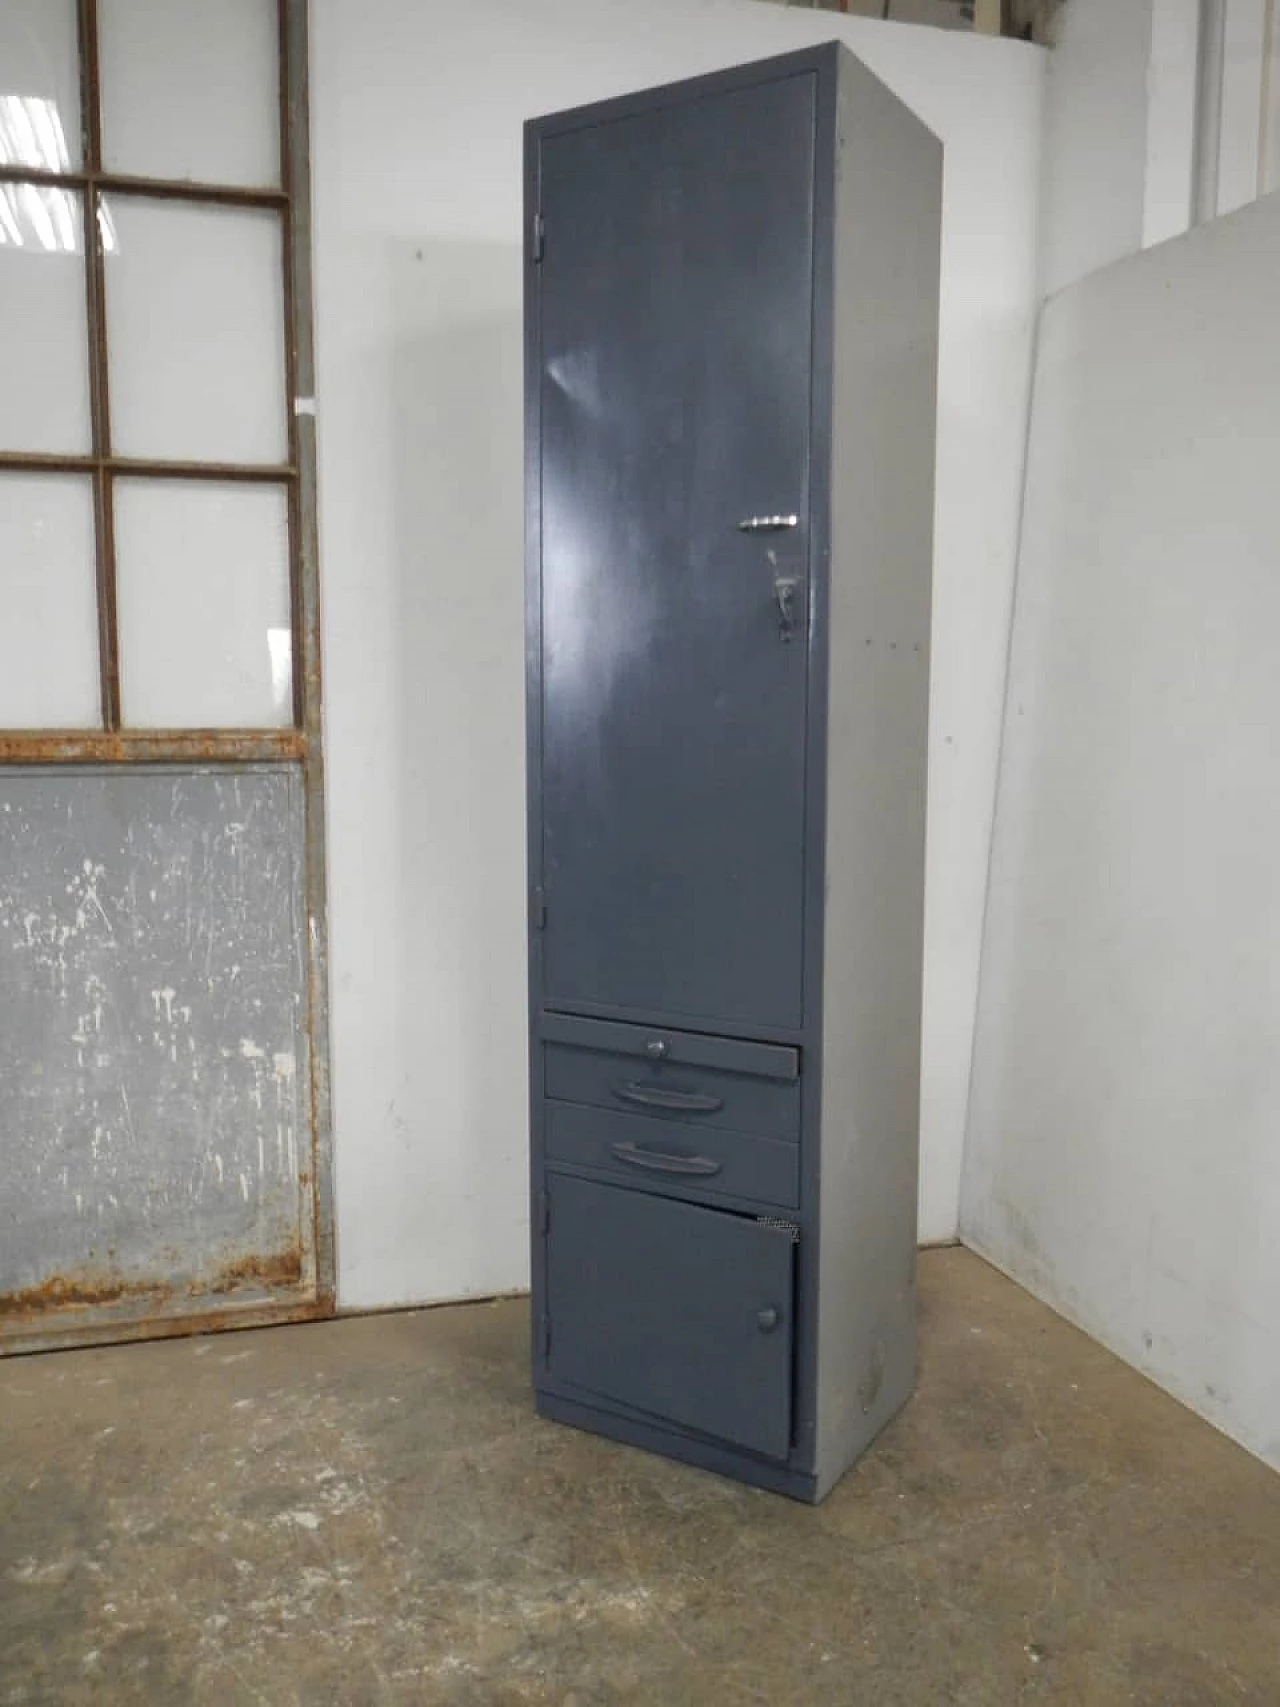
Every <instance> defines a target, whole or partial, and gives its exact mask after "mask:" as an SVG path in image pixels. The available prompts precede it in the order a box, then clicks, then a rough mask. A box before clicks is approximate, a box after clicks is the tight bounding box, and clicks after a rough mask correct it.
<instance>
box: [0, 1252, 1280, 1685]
mask: <svg viewBox="0 0 1280 1707" xmlns="http://www.w3.org/2000/svg"><path fill="white" fill-rule="evenodd" d="M922 1281H923V1318H922V1330H921V1331H922V1353H923V1370H922V1377H921V1384H920V1391H919V1394H918V1396H917V1398H916V1399H915V1400H914V1402H913V1403H912V1404H911V1406H910V1407H909V1408H908V1410H907V1411H906V1412H905V1413H904V1415H903V1416H902V1417H901V1418H900V1419H899V1421H898V1422H897V1423H896V1424H895V1425H894V1426H893V1427H892V1428H891V1429H890V1430H889V1431H888V1433H887V1434H886V1435H885V1436H884V1437H883V1439H882V1441H881V1443H880V1444H879V1445H878V1446H877V1447H876V1448H875V1449H873V1451H872V1452H871V1454H870V1455H869V1456H868V1457H867V1458H866V1459H865V1460H864V1461H863V1463H862V1464H861V1465H860V1466H859V1467H858V1469H857V1470H856V1471H855V1472H854V1473H853V1474H852V1475H850V1476H849V1477H848V1478H847V1479H846V1480H845V1482H844V1483H843V1484H842V1485H841V1486H840V1487H839V1488H838V1489H837V1491H836V1492H835V1494H833V1495H832V1497H831V1499H830V1500H829V1501H828V1503H827V1504H826V1505H825V1506H823V1507H822V1508H820V1509H819V1510H816V1511H813V1510H808V1509H805V1508H803V1507H800V1506H796V1505H792V1504H789V1503H787V1502H786V1501H783V1500H781V1499H777V1498H774V1497H772V1496H770V1495H767V1494H760V1493H754V1492H751V1491H749V1490H747V1489H744V1488H739V1487H736V1486H734V1485H733V1484H731V1483H728V1482H723V1481H720V1480H717V1479H716V1478H714V1477H712V1476H708V1475H704V1474H702V1473H700V1472H697V1471H693V1470H686V1469H683V1468H681V1467H679V1466H677V1465H672V1464H667V1463H664V1462H662V1461H661V1460H658V1459H655V1458H650V1457H646V1456H644V1455H642V1454H640V1453H638V1452H633V1451H631V1450H629V1449H626V1448H623V1447H617V1446H612V1445H609V1444H607V1443H605V1442H603V1441H598V1440H593V1439H591V1438H589V1437H587V1436H585V1435H581V1434H577V1433H574V1432H572V1431H569V1430H566V1429H562V1428H557V1427H555V1426H553V1425H551V1424H547V1423H542V1422H539V1421H538V1420H537V1419H535V1417H534V1416H533V1415H532V1412H531V1408H530V1403H529V1395H528V1391H527V1388H526V1384H525V1348H526V1311H525V1308H524V1306H523V1305H521V1304H518V1303H504V1304H497V1305H474V1306H471V1307H467V1308H459V1309H449V1310H437V1311H431V1312H419V1313H414V1314H406V1315H392V1316H382V1317H371V1318H366V1319H362V1320H348V1321H343V1322H339V1323H333V1324H326V1325H323V1326H315V1327H298V1328H278V1329H272V1330H267V1331H263V1332H259V1333H247V1334H238V1335H224V1336H219V1337H215V1338H209V1339H202V1340H195V1341H182V1342H178V1341H174V1342H166V1343H160V1344H154V1345H143V1346H129V1347H121V1348H115V1349H108V1350H101V1351H89V1352H73V1353H61V1354H55V1355H53V1356H46V1357H40V1358H27V1359H18V1360H13V1361H10V1362H8V1363H6V1364H4V1365H2V1366H0V1703H3V1704H16V1703H22V1704H24V1707H26V1704H29V1703H47V1702H48V1703H52V1702H56V1703H79V1702H85V1703H88V1702H93V1703H104V1702H105V1703H115V1702H139V1703H143V1702H145V1703H147V1704H149V1707H157V1704H164V1703H170V1702H173V1703H179V1702H180V1703H183V1704H188V1703H194V1704H197V1707H200V1704H204V1703H210V1704H213V1703H217V1704H218V1707H225V1704H227V1703H241V1702H244V1703H264V1702H265V1703H269V1704H270V1707H290V1704H293V1703H304V1702H305V1703H308V1704H312V1703H343V1704H348V1703H350V1704H359V1703H364V1702H370V1703H375V1702H403V1703H425V1704H432V1703H441V1704H449V1707H462V1704H467V1707H506V1704H515V1703H556V1704H557V1707H597V1704H598V1707H605V1704H612V1703H619V1702H636V1703H643V1704H645V1707H685V1704H689V1707H734V1704H736V1703H740V1702H741V1703H769V1704H770V1707H772V1704H774V1703H779V1704H787V1707H790V1704H805V1703H815V1704H827V1703H830V1704H832V1707H857V1704H862V1703H866V1704H867V1707H897V1704H904V1707H925V1704H933V1703H957V1704H964V1707H969V1704H973V1707H977V1704H980V1703H981V1704H988V1703H989V1704H991V1707H1007V1704H1008V1703H1011V1702H1019V1701H1030V1702H1046V1701H1049V1702H1062V1703H1071V1704H1073V1707H1077V1704H1078V1707H1091V1704H1094V1703H1097V1704H1099V1707H1104V1704H1105V1707H1116V1704H1120V1703H1140V1704H1150V1707H1157V1704H1158V1707H1203V1704H1208V1703H1216V1702H1224V1703H1225V1702H1231V1703H1235V1704H1237V1707H1238V1704H1240V1703H1258V1704H1259V1707H1264V1704H1265V1707H1275V1704H1276V1703H1277V1702H1280V1477H1277V1476H1275V1475H1274V1474H1272V1473H1271V1472H1270V1471H1268V1470H1267V1469H1265V1468H1264V1467H1263V1466H1262V1465H1260V1464H1258V1463H1257V1462H1255V1461H1254V1460H1252V1459H1250V1458H1249V1457H1247V1456H1246V1455H1245V1454H1244V1453H1242V1452H1240V1451H1238V1450H1237V1449H1236V1448H1234V1447H1233V1446H1232V1445H1230V1443H1229V1442H1227V1441H1226V1440H1224V1439H1223V1438H1222V1437H1221V1436H1219V1435H1216V1434H1214V1433H1213V1432H1212V1431H1211V1430H1210V1429H1209V1428H1208V1427H1207V1426H1205V1425H1204V1424H1202V1423H1200V1422H1198V1421H1197V1420H1196V1419H1195V1418H1193V1417H1192V1416H1190V1415H1189V1414H1188V1413H1187V1412H1185V1411H1183V1410H1182V1409H1181V1408H1180V1407H1179V1406H1177V1405H1176V1404H1174V1403H1173V1401H1172V1400H1169V1399H1167V1398H1165V1397H1164V1396H1163V1395H1162V1394H1160V1393H1158V1392H1157V1391H1156V1390H1155V1389H1154V1388H1153V1387H1150V1386H1149V1385H1147V1383H1145V1382H1144V1381H1143V1380H1142V1379H1141V1378H1140V1377H1139V1376H1137V1375H1136V1374H1134V1373H1133V1372H1132V1371H1130V1370H1128V1369H1126V1368H1125V1367H1124V1366H1123V1365H1121V1364H1120V1363H1118V1362H1116V1361H1115V1360H1114V1359H1113V1358H1111V1357H1109V1356H1108V1355H1107V1353H1105V1352H1104V1351H1102V1350H1100V1349H1099V1348H1098V1347H1097V1346H1095V1345H1093V1344H1091V1343H1090V1342H1089V1341H1088V1340H1086V1339H1085V1338H1083V1337H1082V1336H1081V1335H1079V1334H1077V1333H1075V1332H1074V1331H1073V1330H1072V1329H1071V1328H1069V1327H1067V1326H1066V1325H1065V1324H1064V1323H1062V1322H1060V1321H1059V1320H1057V1319H1056V1318H1055V1317H1053V1316H1052V1315H1050V1314H1049V1312H1047V1311H1046V1310H1044V1309H1042V1308H1041V1307H1040V1306H1039V1305H1037V1304H1035V1303H1034V1302H1033V1301H1032V1300H1031V1299H1030V1298H1028V1297H1027V1296H1026V1295H1025V1294H1023V1293H1021V1292H1019V1291H1018V1290H1017V1289H1016V1288H1015V1287H1013V1286H1011V1285H1010V1284H1009V1283H1008V1282H1007V1281H1005V1280H1003V1279H1001V1278H1000V1277H999V1276H998V1275H996V1274H995V1273H994V1272H993V1271H992V1270H991V1269H989V1268H987V1267H986V1266H985V1265H984V1264H982V1263H981V1262H979V1261H978V1260H977V1259H976V1258H974V1257H972V1256H970V1255H968V1254H967V1253H964V1252H961V1251H947V1252H936V1253H931V1254H929V1255H927V1256H926V1257H925V1258H924V1259H923V1261H922Z"/></svg>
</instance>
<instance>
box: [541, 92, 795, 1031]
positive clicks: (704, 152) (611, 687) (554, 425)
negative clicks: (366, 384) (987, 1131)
mask: <svg viewBox="0 0 1280 1707" xmlns="http://www.w3.org/2000/svg"><path fill="white" fill-rule="evenodd" d="M814 101H815V83H814V78H813V76H812V75H811V74H807V73H806V74H800V75H795V76H790V77H786V78H782V79H779V80H777V81H774V82H770V83H762V84H758V85H756V86H755V87H752V88H747V89H739V90H734V91H731V92H725V93H720V94H716V95H713V96H704V97H702V98H701V99H699V100H696V101H683V102H677V103H675V104H672V105H669V106H664V107H660V108H657V109H655V110H651V111H647V112H641V113H637V114H635V115H633V116H630V117H627V118H622V119H614V120H611V121H609V122H607V123H602V124H597V125H588V126H586V127H585V128H579V129H575V130H571V131H567V132H564V133H562V134H559V135H552V136H550V137H547V138H544V139H543V141H542V144H541V151H540V161H539V167H540V179H541V190H540V194H541V208H542V214H543V220H544V228H545V250H544V258H543V261H542V263H541V265H540V266H539V267H538V268H537V269H536V272H535V277H536V284H535V286H534V290H535V298H534V310H533V312H534V314H535V317H536V327H537V334H538V339H539V343H538V354H539V362H540V367H539V372H538V378H537V384H538V405H539V416H540V434H539V443H540V446H541V467H540V471H539V473H540V487H539V496H540V504H541V634H540V636H537V637H536V640H537V641H538V642H540V646H541V707H540V710H541V735H542V740H541V766H540V770H541V803H542V804H541V810H542V863H543V880H544V884H545V889H546V900H547V920H546V930H545V938H544V952H543V967H544V973H543V976H544V989H543V994H544V998H545V1000H546V1002H547V1003H548V1004H549V1005H551V1006H556V1005H566V1006H570V1007H571V1006H573V1005H575V1004H593V1005H596V1006H599V1007H604V1008H606V1009H607V1008H611V1007H613V1008H632V1009H638V1010H644V1011H651V1012H654V1013H658V1014H663V1015H670V1016H672V1017H680V1016H684V1017H693V1018H697V1019H699V1020H702V1021H704V1022H711V1023H712V1024H713V1025H719V1026H722V1027H725V1028H728V1027H731V1026H732V1025H734V1024H735V1023H738V1022H742V1023H748V1024H755V1025H760V1026H769V1025H777V1026H798V1025H799V1024H800V1023H801V1022H802V1019H803V1015H802V1011H801V983H802V936H803V932H802V922H803V919H802V915H803V872H804V792H805V775H804V771H805V705H806V688H807V673H808V661H807V652H808V644H807V610H808V600H807V582H808V545H807V520H808V518H807V505H808V457H809V407H810V398H809V389H810V383H809V382H810V365H811V352H810V335H811V320H812V312H811V299H812V293H813V173H814V158H813V146H814V145H813V134H814ZM752 517H757V518H765V519H768V518H781V519H782V520H783V521H784V522H785V520H786V519H787V518H790V517H794V518H795V525H794V526H786V525H782V526H777V527H775V528H772V529H770V530H766V529H763V528H757V529H755V530H753V531H743V530H742V528H741V527H740V524H741V523H742V522H744V521H747V520H748V519H749V518H752Z"/></svg>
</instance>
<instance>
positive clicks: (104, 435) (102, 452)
mask: <svg viewBox="0 0 1280 1707" xmlns="http://www.w3.org/2000/svg"><path fill="white" fill-rule="evenodd" d="M76 10H77V26H78V55H79V79H80V126H81V157H80V165H79V167H78V169H76V170H74V171H65V172H61V171H60V172H50V171H41V170H38V169H36V168H34V167H31V166H22V165H0V184H23V183H26V184H35V185H39V186H44V187H48V188H54V189H63V190H68V191H71V192H73V193H75V194H77V195H79V196H81V197H82V198H83V201H82V207H83V236H84V260H85V300H86V308H87V329H88V377H89V413H90V448H89V450H88V452H87V453H84V454H60V453H56V452H54V453H50V452H43V451H6V450H0V473H6V472H8V473H21V474H41V473H45V474H80V475H87V476H88V477H89V478H90V479H91V481H92V487H93V508H94V524H95V525H94V574H95V583H96V601H97V627H98V677H99V680H98V687H99V702H100V706H101V723H100V726H99V727H97V728H79V729H76V728H71V729H56V730H50V729H29V728H12V727H10V728H0V763H32V764H49V763H81V764H83V763H105V764H117V763H128V762H130V761H131V760H136V761H138V762H142V763H152V764H155V763H163V762H165V761H166V760H172V761H174V762H177V763H188V762H190V761H192V760H197V759H198V760H202V761H204V762H209V763H215V764H216V763H244V762H252V761H256V760H267V761H270V760H273V759H276V760H286V761H294V762H298V761H304V760H305V759H306V758H307V756H308V754H309V752H310V751H311V749H312V747H313V746H315V745H316V744H317V743H318V739H319V731H320V706H319V697H320V635H319V596H318V585H317V580H318V571H317V546H316V523H315V372H314V347H313V332H312V300H311V259H310V235H311V212H310V199H311V198H310V169H309V148H308V143H309V136H308V131H309V114H308V88H307V59H306V56H307V6H306V0H276V5H275V11H276V17H277V55H278V64H279V144H280V182H279V185H278V186H275V187H272V186H261V187H253V186H244V185H231V184H218V183H197V182H193V181H190V180H187V179H173V178H154V177H142V176H138V175H135V174H130V173H119V172H112V171H108V170H106V169H105V168H104V166H103V158H102V102H101V88H100V81H99V75H100V71H99V65H100V56H99V46H98V0H76ZM107 196H119V197H136V198H139V199H142V200H150V201H183V202H188V203H193V204H195V205H203V206H206V207H233V208H242V209H253V210H265V211H268V212H272V213H274V214H275V215H276V216H277V217H278V218H279V220H280V223H281V255H282V261H283V265H282V267H281V290H282V297H283V303H282V306H283V325H284V373H283V374H282V376H281V380H282V384H283V388H284V390H283V394H284V406H285V416H286V434H287V439H286V444H287V453H286V455H287V460H286V461H285V462H283V463H278V464H270V463H243V462H210V461H205V460H184V459H176V458H161V457H126V456H120V455H118V454H116V453H115V452H114V451H113V450H112V444H111V399H110V378H109V369H108V361H109V351H108V341H107V322H106V265H105V258H106V249H105V246H104V242H103V233H102V226H101V223H100V220H99V217H98V212H99V207H100V205H101V199H102V198H103V197H107ZM139 476H140V477H143V478H147V479H161V480H165V479H167V480H208V481H215V482H222V483H232V484H234V483H265V484H268V485H274V486H278V487H281V488H282V489H283V490H284V492H285V494H286V506H287V514H288V556H289V606H290V630H291V637H292V648H291V650H292V662H293V672H292V673H293V684H292V686H293V703H292V716H291V718H290V722H289V724H288V725H286V726H284V727H276V728H253V727H246V728H234V727H233V728H216V729H199V728H169V729H154V728H131V727H129V726H128V725H127V724H126V723H125V721H124V718H123V714H122V708H121V690H120V632H119V618H118V608H117V607H118V601H117V579H118V569H117V559H116V546H115V525H114V484H115V481H116V479H117V478H121V477H126V478H128V477H139Z"/></svg>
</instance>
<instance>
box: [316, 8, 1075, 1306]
mask: <svg viewBox="0 0 1280 1707" xmlns="http://www.w3.org/2000/svg"><path fill="white" fill-rule="evenodd" d="M313 31H314V45H313V70H312V79H313V81H312V97H313V123H314V132H313V134H314V142H313V150H314V168H315V189H316V223H315V260H316V290H317V319H318V328H317V329H318V352H319V442H320V460H321V466H320V494H321V514H320V531H321V554H322V576H323V591H324V615H325V645H326V660H325V663H326V697H327V704H328V730H327V734H328V763H329V814H330V817H329V835H330V852H331V866H330V883H331V888H330V895H331V918H332V957H333V958H332V970H333V1043H334V1063H333V1065H334V1099H335V1101H334V1109H335V1130H336V1140H335V1141H336V1176H337V1208H338V1238H339V1291H340V1298H341V1302H342V1303H343V1304H344V1305H346V1306H363V1305H380V1304H395V1303H401V1302H406V1301H416V1300H424V1299H438V1298H446V1297H457V1296H465V1295H475V1294H484V1293H487V1292H492V1291H495V1290H499V1289H503V1288H509V1287H518V1286H521V1285H523V1284H524V1283H525V1281H526V1278H527V1255H526V1168H525V1146H526V1133H527V1111H526V1092H525V1062H524V1054H525V960H524V942H525V924H524V920H525V873H524V830H523V813H524V774H523V773H524V766H523V654H524V642H523V628H522V624H523V603H522V597H523V595H522V586H521V572H522V570H521V564H522V555H521V554H522V463H521V455H522V451H521V444H522V419H521V391H522V374H521V320H520V316H521V294H520V293H521V247H520V244H521V206H520V195H521V190H520V143H521V138H520V126H521V121H522V120H523V119H524V118H526V117H529V116H532V115H534V114H536V113H539V112H543V111H548V110H552V109H555V108H559V107H564V106H570V105H573V104H575V103H578V102H582V101H586V100H590V99H595V98H599V97H604V96H608V95H612V94H616V93H619V92H621V91H624V90H627V89H634V88H641V87H643V86H645V85H647V84H652V83H656V82H662V81H665V80H668V79H671V78H675V77H679V76H684V75H689V74H693V73H696V72H700V71H706V70H711V69H714V68H716V67H718V66H723V65H728V64H733V63H735V62H739V61H742V60H746V59H751V58H753V57H759V56H762V55H766V54H770V53H775V52H781V51H786V50H788V49H790V48H794V47H799V46H803V45H806V44H809V43H812V42H815V41H821V40H829V39H830V38H831V37H832V36H833V35H836V34H839V35H840V36H842V37H843V38H844V39H845V40H847V41H848V42H849V44H850V45H851V46H852V47H853V48H854V49H855V50H856V51H857V52H859V53H860V54H861V55H862V56H863V58H864V59H865V61H866V63H867V64H868V65H869V66H870V67H871V68H872V70H874V71H876V72H877V73H878V74H879V75H880V76H881V77H883V78H884V79H885V80H886V81H887V82H888V83H889V84H890V86H891V87H892V88H893V89H894V90H895V91H896V92H897V93H898V94H900V95H901V96H902V98H903V99H904V100H906V101H907V102H908V103H909V104H910V105H911V106H912V107H914V108H915V110H916V111H917V112H918V113H919V114H920V116H921V117H922V118H923V119H924V120H925V121H926V123H928V124H929V125H931V126H932V127H933V128H934V129H935V130H936V131H937V132H938V134H939V135H940V136H941V137H942V138H943V139H944V141H945V143H946V146H947V164H946V194H945V206H944V253H943V285H942V294H943V309H942V331H941V369H942V371H941V379H940V392H941V394H940V411H939V413H940V426H939V444H938V491H937V505H936V509H937V527H936V537H937V552H936V585H935V640H934V665H935V678H934V691H933V710H932V734H931V747H932V763H933V777H932V784H931V826H930V854H929V894H928V940H927V947H926V1019H925V1024H926V1031H925V1066H924V1086H923V1089H924V1138H923V1144H924V1155H923V1169H922V1194H921V1207H922V1234H923V1236H925V1237H928V1238H946V1237H950V1236H951V1235H953V1234H954V1232H955V1229H956V1223H957V1209H958V1190H959V1171H960V1163H961V1154H962V1145H963V1128H964V1112H965V1106H966V1099H967V1090H968V1076H969V1065H970V1059H971V1040H972V1025H973V1013H974V1005H975V1001H976V988H977V965H978V951H979V939H980V929H981V905H982V896H983V893H984V886H985V874H986V861H987V852H988V846H989V837H990V818H991V804H992V799H993V792H994V780H995V767H996V753H997V742H998V728H999V719H1000V707H1001V703H1002V691H1003V678H1004V666H1005V658H1006V638H1007V624H1008V613H1009V607H1010V600H1011V589H1012V577H1013V567H1014V557H1015V545H1016V531H1017V516H1018V506H1019V498H1020V485H1021V455H1022V447H1023V438H1024V432H1025V419H1026V403H1027V393H1028V384H1029V374H1030V359H1031V335H1032V319H1033V312H1034V307H1035V296H1036V264H1035V245H1036V229H1037V197H1038V186H1039V162H1038V143H1039V131H1040V116H1041V96H1042V85H1043V64H1044V56H1043V54H1042V53H1040V52H1039V51H1038V50H1035V49H1031V48H1027V47H1024V46H1022V45H1020V44H1017V43H1012V42H1002V41H994V40H991V39H985V38H976V37H973V36H969V35H966V34H961V33H957V32H944V31H934V30H926V29H919V28H914V27H911V26H906V25H893V24H882V23H880V22H878V21H867V20H861V19H841V18H839V17H838V16H835V15H833V14H831V13H822V14H816V15H815V14H811V13H809V14H806V13H803V12H800V11H797V10H787V9H785V8H783V7H780V6H778V7H775V6H765V5H758V4H748V3H745V0H654V3H652V4H648V5H646V6H644V7H636V6H634V5H631V4H626V5H623V4H620V3H619V0H543V3H541V4H540V5H539V6H538V7H536V8H535V9H533V10H530V9H529V8H527V7H521V6H517V5H515V4H512V3H508V0H476V3H472V4H469V5H468V6H466V7H458V6H456V5H452V4H448V5H446V4H443V3H440V0H429V3H421V4H412V3H410V0H361V3H360V4H357V3H356V0H325V4H324V5H322V6H317V7H316V8H315V9H314V25H313ZM993 137H998V138H999V139H1000V143H999V146H998V147H995V146H993V145H992V138H993Z"/></svg>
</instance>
